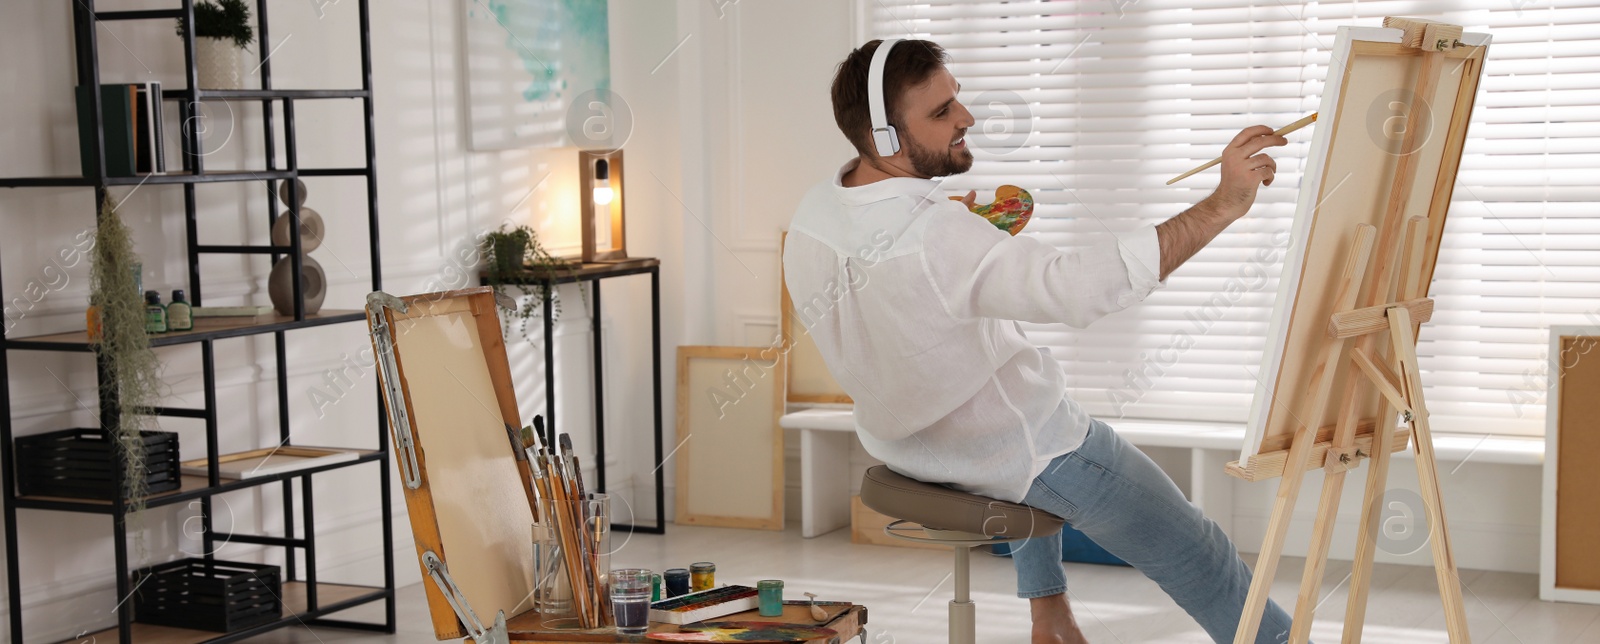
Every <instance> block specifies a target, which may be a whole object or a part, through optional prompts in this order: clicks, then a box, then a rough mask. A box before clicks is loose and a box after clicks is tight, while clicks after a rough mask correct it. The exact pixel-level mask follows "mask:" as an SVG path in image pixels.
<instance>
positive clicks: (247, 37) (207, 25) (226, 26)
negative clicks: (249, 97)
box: [178, 0, 255, 89]
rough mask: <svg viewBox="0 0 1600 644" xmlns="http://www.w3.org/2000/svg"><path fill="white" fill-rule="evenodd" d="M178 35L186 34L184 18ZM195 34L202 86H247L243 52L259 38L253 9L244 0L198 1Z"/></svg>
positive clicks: (207, 87)
mask: <svg viewBox="0 0 1600 644" xmlns="http://www.w3.org/2000/svg"><path fill="white" fill-rule="evenodd" d="M178 35H179V36H182V35H184V24H183V19H181V18H180V19H179V20H178ZM194 36H195V38H194V64H195V67H197V68H199V74H200V87H202V88H205V89H241V88H243V87H244V76H243V74H242V73H241V72H240V69H241V68H242V60H243V58H242V56H241V53H242V52H243V51H244V50H245V49H244V48H245V47H247V46H249V45H250V43H251V42H252V41H254V40H255V30H254V29H251V27H250V8H249V7H247V6H245V3H244V0H202V1H201V2H196V3H195V4H194Z"/></svg>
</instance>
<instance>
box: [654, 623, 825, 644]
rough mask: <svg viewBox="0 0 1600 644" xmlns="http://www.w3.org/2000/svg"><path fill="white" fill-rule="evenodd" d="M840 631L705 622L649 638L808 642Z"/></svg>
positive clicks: (661, 639) (803, 627)
mask: <svg viewBox="0 0 1600 644" xmlns="http://www.w3.org/2000/svg"><path fill="white" fill-rule="evenodd" d="M838 634H839V633H838V632H837V631H835V630H833V629H831V628H822V627H820V626H805V625H802V624H784V623H781V622H705V623H702V624H692V625H687V626H684V627H682V631H681V632H678V633H650V634H649V635H646V637H648V638H650V639H651V640H655V641H659V642H807V641H811V640H815V639H825V638H830V637H833V636H835V635H838Z"/></svg>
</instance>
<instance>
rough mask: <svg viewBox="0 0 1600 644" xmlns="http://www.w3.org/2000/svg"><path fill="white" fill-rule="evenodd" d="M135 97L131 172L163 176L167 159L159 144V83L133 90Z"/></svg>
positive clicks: (160, 113)
mask: <svg viewBox="0 0 1600 644" xmlns="http://www.w3.org/2000/svg"><path fill="white" fill-rule="evenodd" d="M134 91H135V96H136V97H137V101H136V105H135V111H136V113H137V116H136V118H135V119H134V123H135V124H136V125H137V127H136V128H135V132H134V146H133V147H134V165H135V168H134V171H135V172H137V173H139V174H165V173H166V171H167V158H166V151H165V150H164V148H165V146H163V145H162V144H161V141H162V138H161V137H162V116H163V114H162V105H161V83H158V82H153V81H152V82H149V83H142V84H139V85H135V86H134Z"/></svg>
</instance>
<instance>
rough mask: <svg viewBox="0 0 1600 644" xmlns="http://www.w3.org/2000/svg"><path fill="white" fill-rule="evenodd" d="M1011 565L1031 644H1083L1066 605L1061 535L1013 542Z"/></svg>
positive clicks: (1081, 633) (1081, 635)
mask: <svg viewBox="0 0 1600 644" xmlns="http://www.w3.org/2000/svg"><path fill="white" fill-rule="evenodd" d="M1041 509H1043V508H1041ZM1011 563H1012V564H1013V565H1015V566H1016V568H1017V596H1018V597H1021V598H1023V599H1027V600H1028V605H1029V610H1030V611H1031V612H1032V614H1033V644H1079V643H1080V642H1087V641H1088V640H1085V639H1084V638H1083V632H1082V631H1079V630H1078V623H1077V622H1076V621H1074V620H1073V619H1072V609H1071V607H1070V606H1069V605H1068V604H1067V575H1066V573H1065V572H1064V571H1063V570H1061V533H1059V532H1058V533H1056V534H1053V535H1050V536H1048V537H1038V538H1034V539H1028V540H1025V541H1016V542H1013V543H1012V544H1011Z"/></svg>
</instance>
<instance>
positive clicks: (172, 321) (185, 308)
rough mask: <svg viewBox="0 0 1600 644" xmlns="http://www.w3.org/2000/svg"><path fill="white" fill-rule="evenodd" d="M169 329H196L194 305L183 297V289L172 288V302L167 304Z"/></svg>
mask: <svg viewBox="0 0 1600 644" xmlns="http://www.w3.org/2000/svg"><path fill="white" fill-rule="evenodd" d="M167 330H168V331H192V330H194V307H192V306H190V305H189V302H187V301H185V300H184V299H183V289H181V288H175V289H172V303H171V304H168V305H167Z"/></svg>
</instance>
